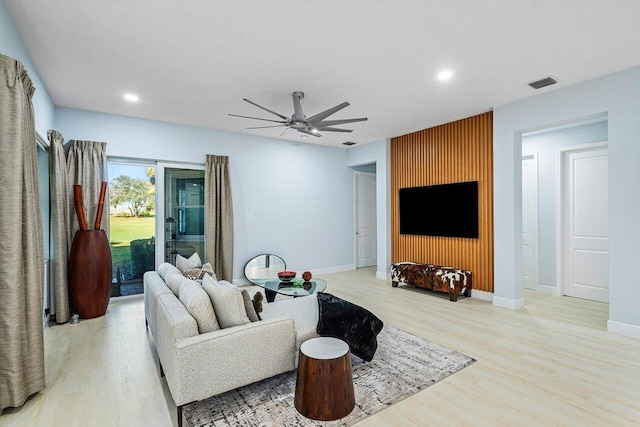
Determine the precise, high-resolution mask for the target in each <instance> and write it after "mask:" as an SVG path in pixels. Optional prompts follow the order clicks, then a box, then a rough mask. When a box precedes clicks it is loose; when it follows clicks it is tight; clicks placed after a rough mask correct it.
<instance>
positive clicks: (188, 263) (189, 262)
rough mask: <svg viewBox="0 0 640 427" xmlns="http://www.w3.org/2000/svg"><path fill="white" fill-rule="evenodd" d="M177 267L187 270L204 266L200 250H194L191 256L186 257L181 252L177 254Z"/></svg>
mask: <svg viewBox="0 0 640 427" xmlns="http://www.w3.org/2000/svg"><path fill="white" fill-rule="evenodd" d="M176 267H178V270H180V271H185V270H189V269H191V268H197V267H202V261H201V260H200V255H198V252H194V253H193V255H191V256H190V257H189V258H185V257H183V256H182V255H180V254H177V255H176Z"/></svg>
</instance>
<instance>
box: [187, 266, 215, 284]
mask: <svg viewBox="0 0 640 427" xmlns="http://www.w3.org/2000/svg"><path fill="white" fill-rule="evenodd" d="M182 274H183V275H184V277H186V278H188V279H191V280H196V281H198V280H202V278H203V277H204V275H205V274H209V275H211V276H213V278H214V279H216V280H218V278H217V277H216V273H215V272H214V271H213V267H212V266H211V264H210V263H206V264H203V265H202V267H198V268H190V269H188V270H184V271H183V272H182Z"/></svg>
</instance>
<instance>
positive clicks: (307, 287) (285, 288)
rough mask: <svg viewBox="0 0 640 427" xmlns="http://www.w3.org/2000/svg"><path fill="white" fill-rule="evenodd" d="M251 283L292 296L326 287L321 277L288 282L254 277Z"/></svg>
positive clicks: (308, 293) (307, 293) (310, 292)
mask: <svg viewBox="0 0 640 427" xmlns="http://www.w3.org/2000/svg"><path fill="white" fill-rule="evenodd" d="M253 283H254V284H256V285H258V286H260V287H262V288H264V289H267V290H269V291H273V292H277V293H279V294H282V295H289V296H293V297H303V296H307V295H311V294H315V293H318V292H322V291H324V290H325V289H326V288H327V281H326V280H323V279H311V280H309V281H307V282H305V281H304V280H302V279H293V280H291V281H290V282H281V281H280V279H273V278H271V279H255V280H254V281H253Z"/></svg>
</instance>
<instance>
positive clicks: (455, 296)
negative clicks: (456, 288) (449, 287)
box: [449, 292, 458, 302]
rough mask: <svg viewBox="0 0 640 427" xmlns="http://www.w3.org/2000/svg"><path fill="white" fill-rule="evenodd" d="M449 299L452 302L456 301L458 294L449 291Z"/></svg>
mask: <svg viewBox="0 0 640 427" xmlns="http://www.w3.org/2000/svg"><path fill="white" fill-rule="evenodd" d="M449 301H453V302H456V301H458V294H457V293H455V292H451V293H450V294H449Z"/></svg>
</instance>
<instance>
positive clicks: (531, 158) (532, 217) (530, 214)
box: [522, 153, 538, 289]
mask: <svg viewBox="0 0 640 427" xmlns="http://www.w3.org/2000/svg"><path fill="white" fill-rule="evenodd" d="M522 284H523V286H524V287H525V288H527V289H535V288H536V286H538V157H537V155H536V154H535V153H534V154H525V155H523V156H522Z"/></svg>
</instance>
